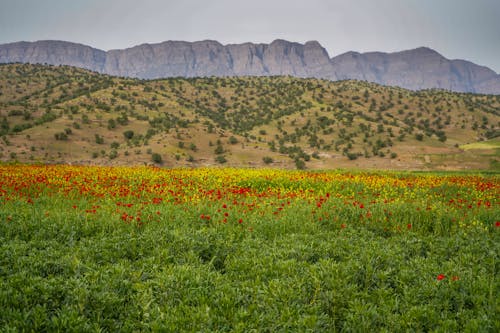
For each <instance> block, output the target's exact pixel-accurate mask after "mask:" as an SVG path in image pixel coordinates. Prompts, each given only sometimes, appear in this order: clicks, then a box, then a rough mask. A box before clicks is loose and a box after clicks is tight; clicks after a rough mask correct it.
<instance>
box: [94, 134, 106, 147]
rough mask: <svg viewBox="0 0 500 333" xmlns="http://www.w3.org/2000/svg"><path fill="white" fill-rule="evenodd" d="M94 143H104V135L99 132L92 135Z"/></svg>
mask: <svg viewBox="0 0 500 333" xmlns="http://www.w3.org/2000/svg"><path fill="white" fill-rule="evenodd" d="M94 138H95V143H97V144H99V145H102V144H103V143H104V137H102V136H101V135H99V134H96V135H94Z"/></svg>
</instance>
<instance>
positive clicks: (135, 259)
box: [0, 165, 500, 332]
mask: <svg viewBox="0 0 500 333" xmlns="http://www.w3.org/2000/svg"><path fill="white" fill-rule="evenodd" d="M498 198H499V177H498V175H497V174H495V173H491V174H472V173H467V174H465V173H396V172H370V173H367V172H347V171H328V172H319V171H317V172H305V171H278V170H271V169H269V170H249V169H170V170H167V169H158V168H146V167H136V168H126V167H115V168H111V167H75V166H29V165H12V166H10V165H0V309H2V310H1V311H0V331H2V332H17V331H35V332H44V331H78V332H82V331H96V332H117V331H122V332H130V331H150V330H152V331H164V332H180V331H204V332H212V331H218V332H252V331H253V332H280V331H281V332H291V331H297V332H308V331H309V332H313V331H318V332H324V331H332V332H335V331H353V332H368V331H375V332H377V331H379V332H383V331H387V332H394V331H439V332H456V331H470V332H498V331H500V319H499V318H500V279H499V276H500V264H499V256H500V210H499V201H498Z"/></svg>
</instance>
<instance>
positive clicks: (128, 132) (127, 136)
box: [123, 130, 135, 140]
mask: <svg viewBox="0 0 500 333" xmlns="http://www.w3.org/2000/svg"><path fill="white" fill-rule="evenodd" d="M134 134H135V133H134V131H132V130H126V131H125V132H123V136H124V137H125V139H127V140H131V139H132V138H133V137H134Z"/></svg>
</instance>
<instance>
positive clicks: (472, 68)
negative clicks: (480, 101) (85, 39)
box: [0, 40, 500, 94]
mask: <svg viewBox="0 0 500 333" xmlns="http://www.w3.org/2000/svg"><path fill="white" fill-rule="evenodd" d="M10 62H27V63H42V64H43V63H47V64H53V65H59V64H63V65H70V66H76V67H82V68H86V69H90V70H93V71H97V72H101V73H106V74H110V75H118V76H129V77H138V78H144V79H155V78H162V77H175V76H183V77H194V76H243V75H252V76H267V75H291V76H296V77H316V78H323V79H329V80H343V79H357V80H366V81H370V82H376V83H380V84H384V85H392V86H400V87H403V88H407V89H413V90H418V89H429V88H441V89H448V90H453V91H463V92H479V93H488V94H500V75H498V74H496V73H495V72H494V71H492V70H490V69H489V68H486V67H482V66H478V65H476V64H473V63H471V62H468V61H464V60H449V59H446V58H445V57H443V56H442V55H440V54H439V53H437V52H436V51H434V50H431V49H429V48H424V47H422V48H417V49H414V50H408V51H402V52H395V53H382V52H369V53H357V52H348V53H345V54H342V55H339V56H336V57H334V58H332V59H330V58H329V56H328V53H327V52H326V50H325V49H324V48H323V47H322V46H321V45H320V44H319V43H318V42H316V41H310V42H307V43H305V44H299V43H292V42H288V41H285V40H275V41H274V42H272V43H270V44H253V43H244V44H231V45H222V44H220V43H219V42H217V41H210V40H206V41H199V42H192V43H191V42H182V41H167V42H163V43H158V44H142V45H138V46H135V47H132V48H128V49H123V50H111V51H108V52H105V51H102V50H98V49H94V48H91V47H89V46H85V45H81V44H75V43H69V42H62V41H38V42H18V43H10V44H3V45H0V63H10Z"/></svg>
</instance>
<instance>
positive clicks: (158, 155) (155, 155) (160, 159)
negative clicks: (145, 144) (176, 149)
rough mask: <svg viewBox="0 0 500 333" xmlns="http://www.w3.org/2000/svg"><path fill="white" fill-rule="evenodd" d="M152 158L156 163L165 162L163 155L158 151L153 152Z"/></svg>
mask: <svg viewBox="0 0 500 333" xmlns="http://www.w3.org/2000/svg"><path fill="white" fill-rule="evenodd" d="M151 160H152V161H153V162H154V163H156V164H161V163H162V162H163V159H162V157H161V155H160V154H158V153H153V154H152V155H151Z"/></svg>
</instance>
